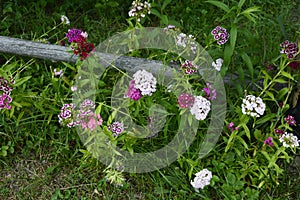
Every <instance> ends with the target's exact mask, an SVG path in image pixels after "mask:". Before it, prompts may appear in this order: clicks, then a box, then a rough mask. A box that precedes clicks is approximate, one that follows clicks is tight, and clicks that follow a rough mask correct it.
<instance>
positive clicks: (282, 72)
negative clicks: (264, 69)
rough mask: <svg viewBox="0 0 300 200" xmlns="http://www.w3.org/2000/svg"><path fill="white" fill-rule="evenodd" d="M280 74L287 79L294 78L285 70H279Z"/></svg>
mask: <svg viewBox="0 0 300 200" xmlns="http://www.w3.org/2000/svg"><path fill="white" fill-rule="evenodd" d="M281 75H282V76H285V77H287V78H288V79H291V80H294V78H293V77H292V75H291V74H290V73H288V72H285V71H281Z"/></svg>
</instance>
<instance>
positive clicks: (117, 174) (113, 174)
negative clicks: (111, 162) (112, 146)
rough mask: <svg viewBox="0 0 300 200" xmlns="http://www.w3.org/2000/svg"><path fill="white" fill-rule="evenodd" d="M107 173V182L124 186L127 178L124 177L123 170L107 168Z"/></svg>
mask: <svg viewBox="0 0 300 200" xmlns="http://www.w3.org/2000/svg"><path fill="white" fill-rule="evenodd" d="M105 173H106V174H105V178H106V182H108V183H110V184H113V185H116V186H120V187H122V186H123V184H124V182H125V180H126V179H125V178H124V176H123V173H122V172H121V171H118V170H114V169H106V170H105Z"/></svg>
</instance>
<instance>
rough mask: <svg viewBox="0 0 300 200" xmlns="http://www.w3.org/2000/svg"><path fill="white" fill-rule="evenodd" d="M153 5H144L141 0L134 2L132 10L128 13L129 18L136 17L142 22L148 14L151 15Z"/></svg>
mask: <svg viewBox="0 0 300 200" xmlns="http://www.w3.org/2000/svg"><path fill="white" fill-rule="evenodd" d="M150 8H151V4H150V3H149V2H147V1H146V2H144V3H142V2H141V1H140V0H135V1H133V2H132V8H131V10H130V11H129V12H128V15H129V17H136V18H137V20H138V21H139V22H140V21H141V18H144V17H145V16H146V13H148V14H150V13H151V12H150Z"/></svg>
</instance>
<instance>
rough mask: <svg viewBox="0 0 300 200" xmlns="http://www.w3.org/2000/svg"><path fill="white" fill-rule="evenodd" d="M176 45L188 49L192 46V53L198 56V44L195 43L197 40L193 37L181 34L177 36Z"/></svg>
mask: <svg viewBox="0 0 300 200" xmlns="http://www.w3.org/2000/svg"><path fill="white" fill-rule="evenodd" d="M176 44H177V45H178V46H181V47H184V48H185V47H186V46H187V45H189V46H190V49H191V51H192V52H193V53H194V54H196V50H197V47H196V42H195V38H194V36H193V35H189V36H187V35H186V34H184V33H180V34H179V35H177V41H176Z"/></svg>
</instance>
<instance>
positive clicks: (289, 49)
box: [280, 40, 298, 59]
mask: <svg viewBox="0 0 300 200" xmlns="http://www.w3.org/2000/svg"><path fill="white" fill-rule="evenodd" d="M280 47H281V50H280V53H282V54H283V53H284V54H285V55H286V56H287V58H288V59H292V58H294V57H295V56H296V55H297V53H298V45H297V44H296V43H295V42H290V41H288V40H286V41H284V42H282V43H281V44H280Z"/></svg>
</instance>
